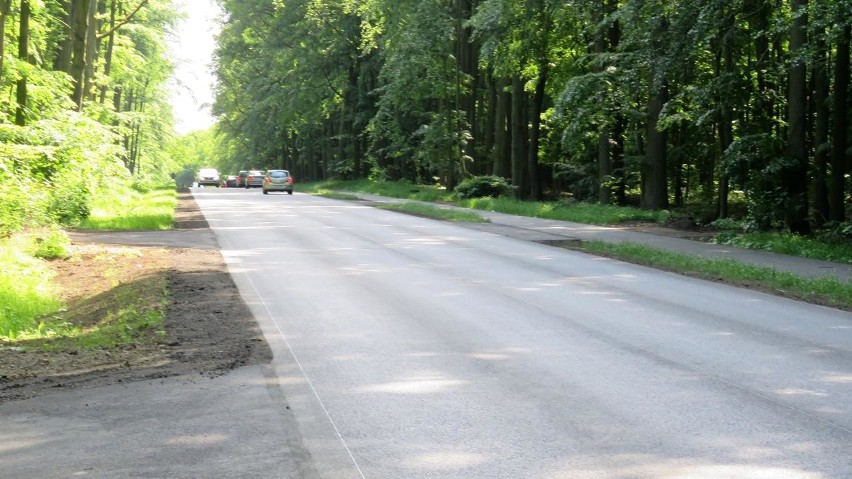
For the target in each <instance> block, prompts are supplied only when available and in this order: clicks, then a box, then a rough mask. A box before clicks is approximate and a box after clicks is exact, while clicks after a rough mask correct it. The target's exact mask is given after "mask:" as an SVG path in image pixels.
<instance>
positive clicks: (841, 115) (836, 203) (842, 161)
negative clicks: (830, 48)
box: [828, 25, 852, 222]
mask: <svg viewBox="0 0 852 479" xmlns="http://www.w3.org/2000/svg"><path fill="white" fill-rule="evenodd" d="M850 37H852V28H850V26H849V25H846V27H845V28H844V29H843V34H842V35H841V37H840V39H839V40H838V42H837V52H836V59H835V65H834V131H833V133H834V134H833V135H832V144H831V188H830V189H829V197H828V203H829V212H830V218H831V220H832V221H837V222H842V221H844V220H845V219H846V212H845V205H844V199H845V197H846V188H845V184H846V179H845V176H844V175H845V174H846V172H847V171H849V170H852V168H849V162H848V155H847V154H846V152H847V149H848V147H849V136H848V135H849V109H848V108H849V93H848V92H849V76H850V74H849V43H850Z"/></svg>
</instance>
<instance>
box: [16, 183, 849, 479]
mask: <svg viewBox="0 0 852 479" xmlns="http://www.w3.org/2000/svg"><path fill="white" fill-rule="evenodd" d="M195 195H196V199H197V200H198V202H199V204H200V206H201V207H202V209H203V211H204V213H205V215H206V216H207V218H208V220H209V222H210V224H211V227H212V228H213V230H214V232H215V234H216V241H217V242H218V245H219V246H220V247H221V250H222V254H223V255H224V257H225V258H226V261H227V262H228V265H229V268H230V269H231V272H232V275H233V276H234V279H235V281H236V282H237V284H238V286H239V287H240V290H241V292H242V294H243V296H244V299H245V300H246V301H247V302H248V303H249V305H250V307H251V308H252V311H253V312H254V314H255V316H256V317H257V319H258V322H259V323H260V325H261V327H262V328H263V331H264V334H265V336H266V338H267V340H268V342H269V344H270V346H271V347H272V349H273V352H274V355H275V358H274V360H273V363H272V364H270V365H269V366H267V367H258V366H254V367H248V368H243V369H239V370H236V371H234V372H233V373H231V374H229V375H226V376H223V377H219V378H215V379H205V378H188V377H179V378H170V379H163V380H156V381H150V382H141V383H132V384H124V385H117V386H111V387H105V388H94V389H87V390H79V391H73V392H69V393H59V394H53V395H48V396H45V397H42V398H36V399H33V400H27V401H19V402H12V403H8V404H4V405H0V478H3V479H6V478H22V477H38V478H52V477H56V478H60V477H62V478H64V477H97V478H101V477H104V478H155V477H157V478H159V477H161V478H224V477H227V478H237V477H239V478H263V479H266V478H284V479H291V478H292V479H296V478H301V479H349V478H353V479H359V478H362V479H403V478H418V479H419V478H441V479H451V478H464V479H479V478H483V479H502V478H505V479H556V478H560V479H561V478H576V479H597V478H607V479H640V478H654V479H687V478H689V479H717V478H726V479H728V478H732V479H745V478H747V479H769V478H771V479H777V478H783V479H841V478H843V479H848V478H849V477H852V315H850V314H848V313H843V312H839V311H836V310H831V309H826V308H820V307H815V306H810V305H806V304H802V303H797V302H793V301H789V300H785V299H780V298H777V297H773V296H768V295H763V294H759V293H752V292H747V291H743V290H739V289H735V288H730V287H726V286H722V285H719V284H714V283H709V282H704V281H699V280H693V279H689V278H684V277H681V276H677V275H673V274H668V273H661V272H658V271H655V270H651V269H647V268H641V267H636V266H632V265H627V264H623V263H619V262H616V261H612V260H608V259H601V258H596V257H591V256H587V255H583V254H580V253H576V252H572V251H567V250H563V249H559V248H555V247H550V246H545V245H541V244H537V243H535V242H532V241H525V240H519V239H513V238H511V237H507V236H504V235H501V234H494V233H491V232H488V231H479V230H476V229H473V228H468V227H465V226H461V225H454V224H450V223H443V222H436V221H431V220H428V219H423V218H418V217H413V216H407V215H402V214H398V213H393V212H390V211H385V210H379V209H375V208H371V207H368V206H366V205H363V204H359V203H354V202H343V201H335V200H330V199H323V198H318V197H312V196H308V195H303V194H299V193H296V194H295V195H293V196H289V195H281V194H278V195H268V196H267V195H262V194H260V192H259V191H258V190H250V191H246V190H243V189H226V190H219V189H202V190H197V191H196V192H195ZM205 237H206V236H205Z"/></svg>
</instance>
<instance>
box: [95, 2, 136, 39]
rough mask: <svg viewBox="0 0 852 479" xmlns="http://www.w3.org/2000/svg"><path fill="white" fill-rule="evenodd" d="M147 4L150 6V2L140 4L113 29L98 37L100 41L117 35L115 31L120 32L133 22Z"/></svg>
mask: <svg viewBox="0 0 852 479" xmlns="http://www.w3.org/2000/svg"><path fill="white" fill-rule="evenodd" d="M147 4H148V0H142V1H141V2H140V3H139V5H137V6H136V8H134V9H133V11H132V12H130V14H129V15H127V16H126V17H125V18H124V19H122V20H120V21H119V22H118V23H116V24H115V25H113V26H112V28H110V29H109V30H108V31H106V32H104V33H101V34H100V35H98V36H97V38H98V40H103V39H104V38H106V37H108V36H110V35H112V34H113V33H115V31H116V30H118V29H119V28H121V27H123V26H124V25H126V24H127V23H129V22H130V21H131V20H133V17H134V16H136V14H137V13H139V10H142V7H144V6H145V5H147Z"/></svg>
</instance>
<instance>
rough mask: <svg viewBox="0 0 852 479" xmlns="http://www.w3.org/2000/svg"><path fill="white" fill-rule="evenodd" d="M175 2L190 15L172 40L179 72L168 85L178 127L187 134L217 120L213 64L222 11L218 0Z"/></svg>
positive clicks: (173, 54)
mask: <svg viewBox="0 0 852 479" xmlns="http://www.w3.org/2000/svg"><path fill="white" fill-rule="evenodd" d="M175 4H176V5H177V7H178V8H180V9H181V11H183V12H184V13H185V14H186V18H185V19H184V20H183V21H181V22H180V23H178V25H177V27H176V32H175V35H174V36H173V37H171V38H170V39H169V44H170V49H171V57H172V60H173V61H174V64H175V72H174V75H173V76H172V78H171V80H170V81H169V83H168V87H169V92H170V93H169V94H170V99H171V104H172V110H173V111H174V116H175V130H176V131H177V132H178V133H180V134H185V133H189V132H191V131H195V130H204V129H207V128H209V127H210V126H212V125H213V123H214V119H213V116H212V115H211V114H210V105H211V104H212V103H213V84H214V82H215V80H214V77H213V74H212V73H211V65H212V62H213V60H212V57H213V49H214V48H215V46H216V40H215V38H214V37H215V35H216V34H218V32H219V26H218V25H219V19H220V16H221V11H220V10H219V7H218V5H216V2H215V0H177V1H176V2H175Z"/></svg>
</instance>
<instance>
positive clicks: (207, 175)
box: [195, 168, 219, 186]
mask: <svg viewBox="0 0 852 479" xmlns="http://www.w3.org/2000/svg"><path fill="white" fill-rule="evenodd" d="M195 181H196V182H197V183H198V186H204V185H212V186H219V171H218V170H216V168H201V169H200V170H198V175H196V178H195Z"/></svg>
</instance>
